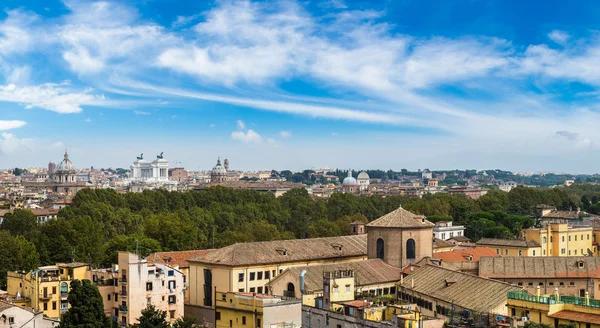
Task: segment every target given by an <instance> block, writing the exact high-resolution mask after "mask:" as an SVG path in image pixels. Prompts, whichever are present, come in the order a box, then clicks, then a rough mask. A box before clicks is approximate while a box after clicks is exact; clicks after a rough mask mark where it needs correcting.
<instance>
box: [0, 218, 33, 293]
mask: <svg viewBox="0 0 600 328" xmlns="http://www.w3.org/2000/svg"><path fill="white" fill-rule="evenodd" d="M39 265H40V256H39V254H38V252H37V251H36V250H35V245H34V244H33V243H30V242H28V241H27V240H26V239H25V238H24V237H23V236H12V235H11V234H10V233H9V232H8V231H3V230H0V267H1V268H2V270H0V289H4V290H6V272H7V271H17V270H24V271H29V270H31V269H34V268H37V267H38V266H39Z"/></svg>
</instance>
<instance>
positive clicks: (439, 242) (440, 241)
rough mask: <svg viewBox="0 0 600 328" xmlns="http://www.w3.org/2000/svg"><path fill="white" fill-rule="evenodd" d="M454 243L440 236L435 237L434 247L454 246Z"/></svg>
mask: <svg viewBox="0 0 600 328" xmlns="http://www.w3.org/2000/svg"><path fill="white" fill-rule="evenodd" d="M453 246H454V244H453V243H451V242H449V241H445V240H443V239H439V238H433V248H440V247H453Z"/></svg>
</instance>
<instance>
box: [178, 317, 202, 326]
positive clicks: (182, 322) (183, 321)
mask: <svg viewBox="0 0 600 328" xmlns="http://www.w3.org/2000/svg"><path fill="white" fill-rule="evenodd" d="M195 321H196V318H194V317H183V318H179V319H177V321H176V322H175V324H174V325H173V328H192V327H196V326H197V325H195V324H194V322H195Z"/></svg>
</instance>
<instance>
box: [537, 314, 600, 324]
mask: <svg viewBox="0 0 600 328" xmlns="http://www.w3.org/2000/svg"><path fill="white" fill-rule="evenodd" d="M548 316H549V317H550V318H556V319H563V320H569V321H574V322H585V323H591V324H596V325H600V314H594V313H585V312H576V311H558V312H555V313H553V314H549V315H548Z"/></svg>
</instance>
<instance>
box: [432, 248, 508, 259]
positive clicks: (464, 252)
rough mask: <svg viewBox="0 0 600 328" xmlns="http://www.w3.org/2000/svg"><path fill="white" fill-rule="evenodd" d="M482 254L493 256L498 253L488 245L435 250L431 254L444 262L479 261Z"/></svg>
mask: <svg viewBox="0 0 600 328" xmlns="http://www.w3.org/2000/svg"><path fill="white" fill-rule="evenodd" d="M482 256H491V257H495V256H498V254H496V251H494V250H493V249H491V248H489V247H476V248H471V249H457V250H454V251H448V252H437V253H434V254H433V257H435V258H437V259H440V260H442V261H444V262H479V259H480V258H481V257H482ZM470 258H471V259H470ZM469 259H470V260H469Z"/></svg>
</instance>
